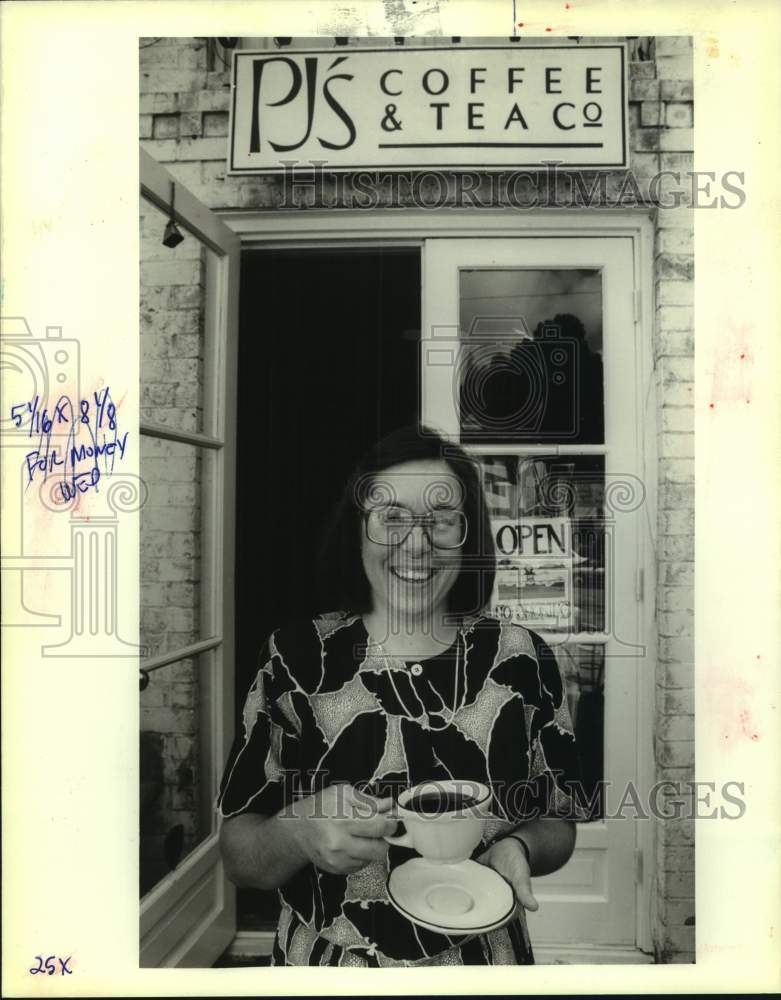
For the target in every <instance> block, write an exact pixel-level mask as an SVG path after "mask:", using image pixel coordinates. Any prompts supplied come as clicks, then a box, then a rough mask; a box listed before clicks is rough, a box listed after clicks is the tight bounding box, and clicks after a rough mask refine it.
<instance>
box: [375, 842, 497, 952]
mask: <svg viewBox="0 0 781 1000" xmlns="http://www.w3.org/2000/svg"><path fill="white" fill-rule="evenodd" d="M388 898H389V899H390V901H391V903H392V904H393V906H394V907H395V908H396V909H397V910H398V911H399V913H402V914H403V915H404V916H405V917H407V918H408V919H409V920H411V921H412V922H413V923H415V924H420V926H421V927H427V928H428V929H429V930H432V931H440V932H441V931H445V932H452V933H456V934H475V933H483V932H485V931H491V930H494V928H496V927H501V926H502V924H505V923H507V921H508V920H509V919H510V917H511V916H512V915H513V911H514V910H515V893H514V892H513V890H512V886H511V885H510V883H509V882H507V881H506V880H505V879H503V878H502V876H501V875H500V874H499V873H498V872H495V871H494V870H493V868H489V867H488V866H487V865H481V864H478V863H477V861H461V862H459V863H458V864H457V865H445V864H437V863H436V862H433V861H426V859H425V858H413V859H412V860H411V861H406V862H405V863H404V864H403V865H399V867H398V868H394V870H393V871H392V872H391V874H390V877H389V878H388Z"/></svg>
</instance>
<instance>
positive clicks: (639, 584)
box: [635, 569, 645, 601]
mask: <svg viewBox="0 0 781 1000" xmlns="http://www.w3.org/2000/svg"><path fill="white" fill-rule="evenodd" d="M644 596H645V570H644V569H638V570H637V572H636V574H635V600H636V601H642V599H643V597H644Z"/></svg>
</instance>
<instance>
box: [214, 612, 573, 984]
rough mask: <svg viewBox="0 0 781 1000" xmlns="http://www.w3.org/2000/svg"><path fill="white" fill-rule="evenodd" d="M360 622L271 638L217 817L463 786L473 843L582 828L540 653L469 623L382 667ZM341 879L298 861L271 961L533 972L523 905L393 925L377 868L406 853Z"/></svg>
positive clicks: (346, 618)
mask: <svg viewBox="0 0 781 1000" xmlns="http://www.w3.org/2000/svg"><path fill="white" fill-rule="evenodd" d="M370 642H371V640H370V638H369V636H368V633H367V631H366V628H365V626H364V624H363V620H362V619H361V617H360V616H359V615H346V614H342V613H336V614H331V615H324V616H322V617H319V618H317V619H315V620H314V621H306V622H297V623H293V624H291V625H289V626H287V627H285V628H282V629H279V630H277V631H276V632H274V633H273V634H272V636H271V637H270V639H269V640H268V642H267V644H266V648H265V649H264V652H263V655H262V666H261V668H260V670H259V671H258V674H257V677H256V679H255V681H254V683H253V685H252V687H251V688H250V691H249V694H248V695H247V699H246V703H245V705H244V731H243V733H241V734H239V735H237V738H236V740H235V742H234V745H233V748H232V750H231V754H230V758H229V760H228V763H227V765H226V769H225V774H224V776H223V779H222V784H221V788H220V793H219V796H218V799H217V807H218V809H219V811H220V813H221V815H222V816H223V817H225V818H227V817H231V816H237V815H240V814H241V813H259V814H261V815H265V816H271V815H273V814H275V813H277V812H279V811H280V810H281V809H283V808H284V807H285V806H286V805H289V804H290V802H291V801H293V799H294V798H295V797H296V796H300V795H307V794H312V793H314V792H316V791H318V790H320V789H321V788H323V787H326V786H327V785H329V784H334V783H337V782H348V783H349V784H351V785H355V786H360V787H361V788H363V789H365V790H366V791H367V792H369V793H370V794H374V795H388V794H398V793H399V792H400V791H402V790H403V789H404V788H407V787H410V786H412V785H416V784H418V783H420V782H422V781H426V780H431V779H433V780H437V779H440V780H441V779H448V778H454V779H457V780H460V779H472V780H476V781H479V782H482V783H483V784H485V785H488V786H489V787H490V788H491V791H492V803H491V814H492V818H491V819H489V821H488V822H487V824H486V829H485V834H484V838H483V843H482V844H481V845H478V847H477V848H476V849H475V852H474V853H473V855H472V856H473V858H475V857H477V856H479V855H480V854H481V853H482V852H483V851H484V850H485V845H486V843H487V842H488V841H489V840H490V839H491V838H492V837H494V836H495V835H496V834H501V833H502V832H504V831H509V830H510V829H512V828H513V827H515V826H517V825H518V824H519V823H521V822H523V821H524V820H529V819H532V818H534V817H535V816H539V815H548V816H551V815H554V816H561V817H564V818H567V819H573V820H575V819H582V818H584V815H583V813H582V812H581V810H580V808H579V806H578V805H577V804H576V800H575V796H574V795H572V794H571V789H569V788H568V785H569V784H570V782H574V781H577V778H578V773H577V763H576V756H575V737H574V734H573V731H572V723H571V721H570V716H569V711H568V709H567V702H566V697H565V690H564V685H563V683H562V678H561V674H560V672H559V668H558V664H557V663H556V660H555V657H554V655H553V653H552V652H551V650H550V649H549V647H548V646H547V645H546V644H545V643H544V642H543V641H542V639H540V638H539V636H537V635H535V634H534V633H533V632H529V631H528V630H527V629H525V628H523V627H522V626H520V625H514V624H508V623H504V622H502V623H500V622H499V621H498V620H497V619H495V618H490V617H487V616H481V617H478V618H472V619H469V620H466V621H465V622H464V623H463V624H462V626H461V628H460V629H459V632H458V635H457V638H456V640H455V642H454V643H453V645H452V646H451V647H450V649H448V650H446V651H444V652H443V653H441V654H438V655H436V656H434V657H431V658H429V659H423V660H418V661H413V660H410V661H405V660H403V659H400V658H397V657H391V656H387V655H385V654H382V655H380V653H379V651H378V647H376V646H371V645H370ZM415 856H416V855H415V853H414V852H413V851H410V850H407V849H405V848H401V847H395V846H393V847H390V848H389V851H388V857H387V860H386V861H382V862H372V863H370V864H368V865H367V866H366V867H365V868H363V869H362V870H361V871H359V872H356V873H355V874H350V875H336V874H331V873H329V872H325V871H321V870H319V869H318V868H316V867H315V866H314V865H312V864H309V865H307V866H305V867H304V868H302V869H300V870H299V871H298V872H297V873H296V874H295V875H293V877H292V878H291V879H290V880H289V881H288V882H287V883H286V884H285V885H283V886H282V887H281V888H280V889H279V897H280V902H281V907H282V909H281V915H280V919H279V926H278V928H277V934H276V938H275V941H274V948H273V954H272V964H274V965H341V966H350V965H352V966H375V967H390V966H410V965H445V964H454V965H461V964H463V965H475V964H489V965H494V964H532V963H533V961H534V959H533V956H532V950H531V946H530V943H529V936H528V932H527V929H526V922H525V919H524V915H523V910H522V908H520V907H519V909H518V912H517V915H516V916H515V917H514V918H513V920H512V921H511V922H510V923H509V924H507V925H505V926H504V927H502V928H500V929H498V930H494V931H491V932H489V933H486V934H481V935H473V936H471V937H469V936H463V935H461V936H456V935H453V934H440V933H435V932H434V931H430V930H426V929H424V928H422V927H419V926H417V925H415V924H413V923H412V922H411V921H409V920H407V919H406V918H405V917H403V916H402V915H401V914H400V913H399V912H398V911H397V910H396V909H394V907H393V906H392V905H391V903H390V902H389V899H388V895H387V891H386V882H387V878H388V874H389V872H390V871H391V870H392V869H393V868H394V867H396V866H397V865H399V864H401V863H403V862H404V861H407V860H409V858H411V857H415Z"/></svg>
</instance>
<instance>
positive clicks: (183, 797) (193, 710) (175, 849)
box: [140, 653, 214, 896]
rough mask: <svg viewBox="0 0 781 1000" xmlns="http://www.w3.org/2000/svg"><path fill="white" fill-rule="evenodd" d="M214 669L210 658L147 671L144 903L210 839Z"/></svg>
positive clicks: (143, 762) (144, 704)
mask: <svg viewBox="0 0 781 1000" xmlns="http://www.w3.org/2000/svg"><path fill="white" fill-rule="evenodd" d="M211 663H212V654H211V653H204V654H201V655H200V656H198V657H195V658H193V659H190V660H180V661H178V662H176V663H171V664H169V665H168V666H165V667H161V668H160V669H159V670H154V671H152V672H150V673H149V674H148V682H147V683H146V687H145V688H144V689H143V690H142V691H141V760H140V768H141V803H140V808H141V814H140V834H141V848H140V882H141V884H140V891H141V895H142V896H143V895H144V894H145V893H147V892H149V890H150V889H151V888H153V886H155V885H156V884H157V883H158V882H159V881H160V880H161V879H162V878H165V876H166V875H167V874H168V873H169V872H171V871H173V870H174V869H175V868H176V866H177V864H178V863H179V862H180V861H181V860H182V859H183V858H184V857H186V855H187V854H189V852H190V851H192V850H193V848H195V847H197V845H198V844H200V843H201V841H203V840H204V838H205V837H207V836H208V835H209V834H210V833H211V832H212V828H213V824H214V818H213V817H214V813H213V809H212V801H213V794H214V790H213V789H212V787H211V781H210V774H211V771H210V768H209V766H208V733H209V732H210V729H209V727H208V724H207V725H206V726H204V720H205V718H206V716H207V715H208V711H209V705H210V701H211V699H210V696H209V683H210V672H211Z"/></svg>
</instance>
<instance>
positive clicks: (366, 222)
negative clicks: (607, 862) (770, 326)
mask: <svg viewBox="0 0 781 1000" xmlns="http://www.w3.org/2000/svg"><path fill="white" fill-rule="evenodd" d="M217 214H219V215H220V216H221V217H222V218H223V220H224V221H225V223H226V224H227V225H228V226H230V228H231V229H232V230H233V231H234V232H235V233H236V234H237V236H238V237H239V238H240V240H241V248H242V250H250V249H264V250H270V249H285V248H286V249H291V248H296V249H303V248H319V249H325V248H327V247H329V246H332V247H335V248H336V247H339V248H345V247H373V248H378V247H383V246H385V247H392V246H410V247H422V246H423V243H424V241H425V240H426V239H430V238H432V237H436V236H440V237H447V238H448V239H459V238H462V239H477V238H482V239H485V238H491V237H494V238H504V239H508V238H514V237H516V238H529V237H540V238H547V237H559V238H573V239H584V238H591V239H599V238H600V237H611V236H612V237H615V236H621V237H629V238H630V239H631V240H632V245H633V251H634V255H633V267H634V296H635V336H636V338H637V360H636V366H637V368H636V371H635V373H634V377H635V380H636V386H635V389H636V394H637V400H638V419H639V420H640V421H641V433H642V456H641V457H640V458H639V460H638V462H639V464H638V474H639V475H640V476H641V477H642V480H643V483H644V485H645V488H646V496H645V504H646V510H647V517H646V521H645V523H646V526H647V527H646V530H645V531H644V532H643V534H642V537H641V538H640V539H639V545H638V548H639V551H638V566H639V569H640V573H641V577H640V579H639V580H638V588H639V590H640V589H641V590H642V592H641V593H639V594H638V596H639V598H640V599H639V602H638V615H639V619H640V624H639V634H640V641H641V642H642V644H643V645H644V646H645V647H646V650H647V655H646V663H647V669H645V670H644V671H641V672H640V676H639V680H638V691H637V694H638V697H637V717H636V720H635V721H636V728H637V762H638V791H639V793H640V795H641V796H642V797H643V798H644V799H645V801H648V796H649V794H650V789H651V787H652V785H653V782H654V779H655V762H654V753H653V746H654V739H653V733H654V721H655V664H656V650H657V642H656V608H655V604H656V599H655V595H656V510H657V493H658V484H657V481H658V469H657V444H656V429H657V394H656V388H655V379H654V359H653V334H654V322H653V321H654V315H655V305H654V283H653V247H654V230H655V221H656V212H655V210H654V209H625V210H622V211H621V212H620V213H619V212H617V211H615V210H613V211H606V210H598V209H545V210H530V211H524V212H522V213H521V212H515V211H512V210H509V209H502V208H498V209H480V208H467V209H450V210H443V211H439V212H432V211H427V210H425V209H377V210H373V211H364V212H361V211H359V210H357V209H355V210H344V209H343V210H319V209H312V210H309V211H307V212H305V213H297V212H292V211H289V210H288V211H285V210H281V211H263V212H257V211H238V212H237V211H235V210H231V211H226V212H220V213H217ZM422 286H423V290H424V293H423V294H424V301H423V303H422V306H423V308H422V313H423V315H424V316H425V315H426V308H425V289H426V278H425V273H424V274H422ZM641 581H642V582H641ZM636 826H637V840H636V857H635V860H636V864H635V879H636V882H637V883H638V885H639V891H638V893H637V907H636V914H635V947H634V948H631V949H620V948H619V949H616V948H600V947H599V946H594V947H589V946H585V947H583V948H580V947H577V946H576V947H575V948H574V950H573V956H577V957H576V958H574V957H573V959H572V960H573V961H582V962H584V963H586V964H589V963H602V962H621V963H624V962H626V963H628V962H644V961H650V960H651V958H652V954H653V938H652V919H653V918H652V898H653V897H652V888H653V885H654V882H655V869H656V852H655V845H656V822H655V821H651V822H643V823H637V824H636ZM272 938H273V934H270V933H265V932H253V933H243V934H240V935H239V936H238V937H237V939H236V941H235V942H234V945H233V950H234V951H235V953H236V954H243V953H246V952H247V950H250V951H252V952H253V953H255V954H269V953H270V950H271V940H272ZM538 950H539V949H538ZM556 951H560V949H556ZM544 952H545V949H543V950H542V953H541V954H540V958H543V959H544ZM551 954H552V955H553V952H551Z"/></svg>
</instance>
